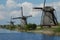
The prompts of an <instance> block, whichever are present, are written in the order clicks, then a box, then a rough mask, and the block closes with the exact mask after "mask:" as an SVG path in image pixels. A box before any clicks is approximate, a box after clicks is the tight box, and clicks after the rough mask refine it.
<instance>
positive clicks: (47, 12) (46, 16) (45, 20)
mask: <svg viewBox="0 0 60 40" xmlns="http://www.w3.org/2000/svg"><path fill="white" fill-rule="evenodd" d="M45 3H46V0H44V5H43V7H34V8H33V9H41V10H42V17H41V23H40V25H41V26H49V27H51V26H56V25H58V21H57V18H56V16H55V14H54V11H55V9H54V8H53V7H51V6H45Z"/></svg>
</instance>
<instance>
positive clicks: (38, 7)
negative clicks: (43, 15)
mask: <svg viewBox="0 0 60 40" xmlns="http://www.w3.org/2000/svg"><path fill="white" fill-rule="evenodd" d="M33 9H43V8H41V7H34V8H33Z"/></svg>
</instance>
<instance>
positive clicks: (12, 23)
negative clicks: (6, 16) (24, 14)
mask: <svg viewBox="0 0 60 40" xmlns="http://www.w3.org/2000/svg"><path fill="white" fill-rule="evenodd" d="M9 23H10V25H11V26H14V22H13V21H12V17H11V19H10V22H9Z"/></svg>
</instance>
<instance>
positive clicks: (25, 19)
mask: <svg viewBox="0 0 60 40" xmlns="http://www.w3.org/2000/svg"><path fill="white" fill-rule="evenodd" d="M29 17H32V15H30V16H23V7H21V17H16V18H13V19H21V27H24V26H25V25H27V18H29Z"/></svg>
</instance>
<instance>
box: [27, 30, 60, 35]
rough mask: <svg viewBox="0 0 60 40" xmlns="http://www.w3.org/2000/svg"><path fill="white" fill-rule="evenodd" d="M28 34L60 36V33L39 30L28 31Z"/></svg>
mask: <svg viewBox="0 0 60 40" xmlns="http://www.w3.org/2000/svg"><path fill="white" fill-rule="evenodd" d="M27 32H32V33H37V34H46V35H50V36H52V35H55V36H60V32H53V31H48V30H46V31H44V30H37V31H27Z"/></svg>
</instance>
